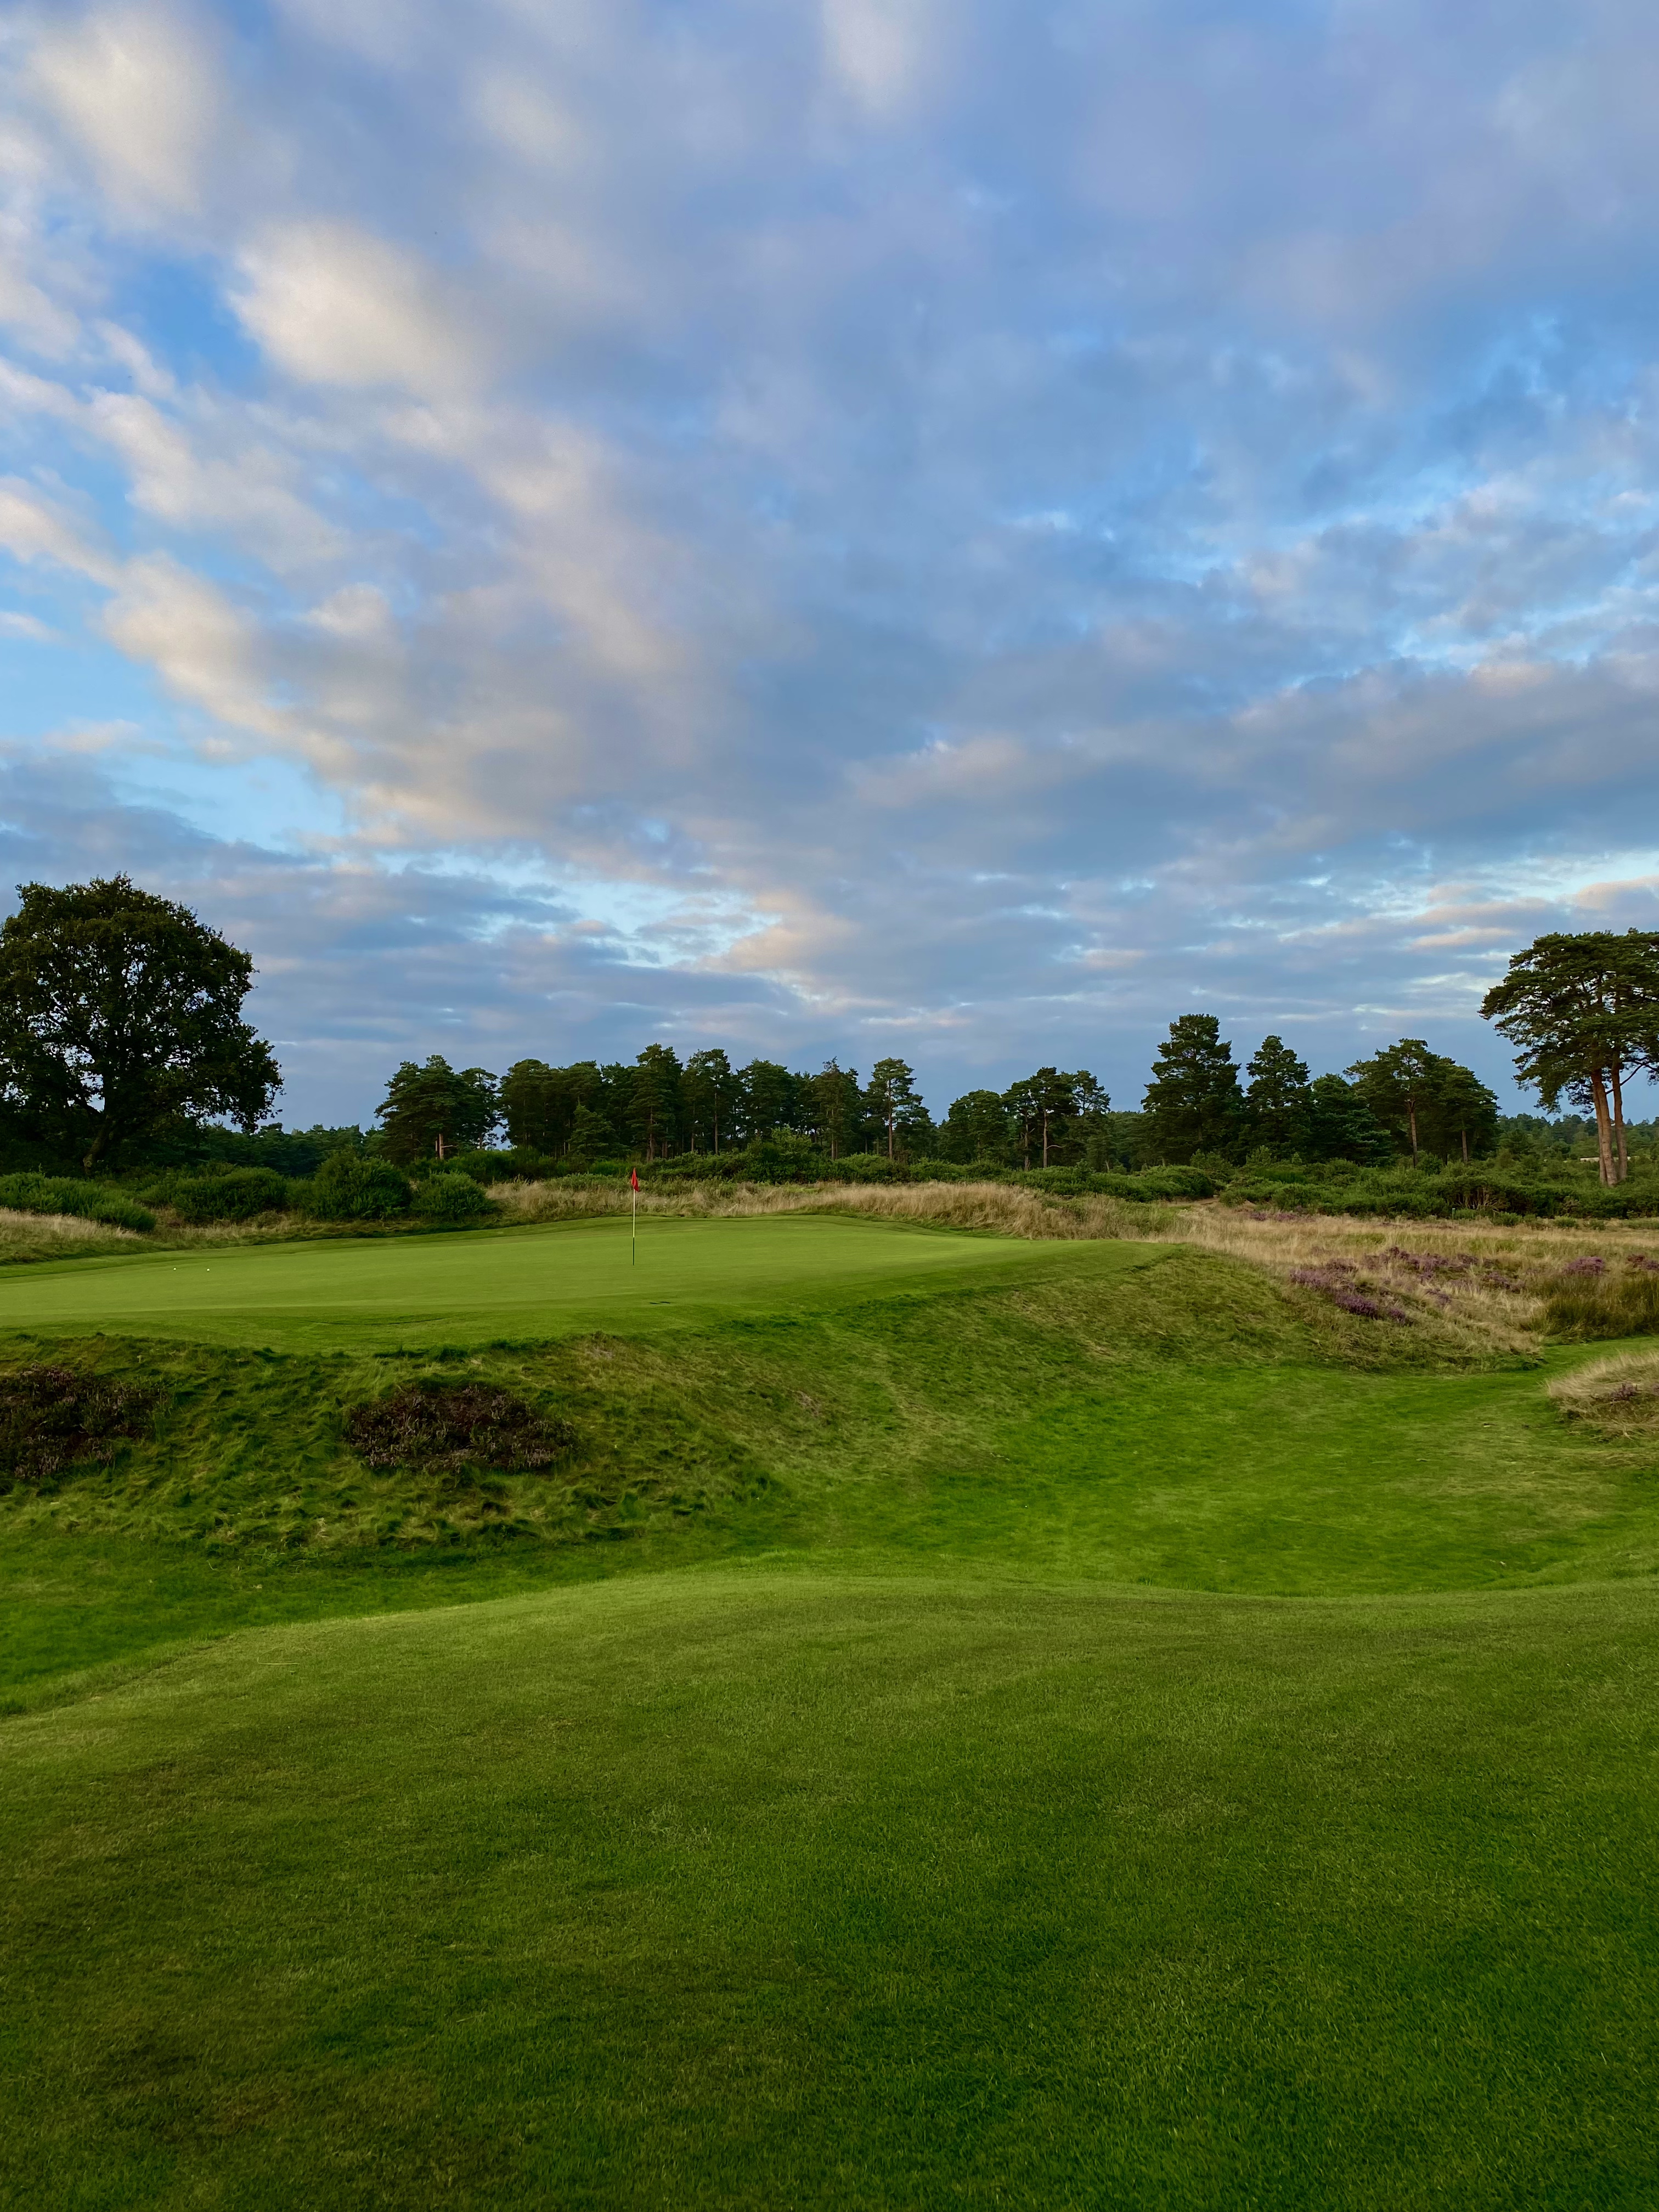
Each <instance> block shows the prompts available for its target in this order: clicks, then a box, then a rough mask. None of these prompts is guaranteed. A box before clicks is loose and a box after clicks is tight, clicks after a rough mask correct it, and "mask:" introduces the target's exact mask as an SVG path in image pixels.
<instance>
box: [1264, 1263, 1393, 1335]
mask: <svg viewBox="0 0 1659 2212" xmlns="http://www.w3.org/2000/svg"><path fill="white" fill-rule="evenodd" d="M1290 1279H1291V1282H1293V1283H1300V1284H1301V1285H1302V1286H1303V1288H1304V1290H1310V1291H1318V1292H1319V1293H1320V1295H1321V1296H1322V1297H1324V1298H1327V1299H1328V1300H1329V1302H1330V1304H1332V1305H1334V1306H1339V1307H1340V1309H1341V1310H1342V1311H1343V1312H1344V1313H1350V1314H1356V1315H1358V1317H1359V1319H1360V1320H1362V1321H1401V1322H1403V1321H1409V1320H1410V1319H1411V1316H1410V1315H1409V1314H1408V1313H1407V1311H1406V1309H1405V1308H1404V1306H1400V1305H1395V1304H1392V1303H1391V1302H1390V1301H1389V1299H1387V1298H1385V1297H1378V1296H1377V1295H1376V1291H1375V1288H1374V1286H1373V1285H1371V1284H1370V1283H1367V1282H1364V1281H1362V1280H1360V1279H1358V1277H1357V1274H1356V1271H1355V1269H1354V1268H1353V1267H1351V1266H1350V1265H1349V1264H1348V1262H1347V1261H1345V1260H1328V1261H1326V1262H1325V1263H1324V1264H1323V1266H1322V1267H1292V1268H1291V1271H1290Z"/></svg>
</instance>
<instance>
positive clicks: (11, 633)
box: [0, 609, 61, 645]
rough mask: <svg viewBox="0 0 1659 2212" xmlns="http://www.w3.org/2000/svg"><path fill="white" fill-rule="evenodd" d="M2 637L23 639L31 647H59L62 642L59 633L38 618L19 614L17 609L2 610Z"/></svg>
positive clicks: (0, 617)
mask: <svg viewBox="0 0 1659 2212" xmlns="http://www.w3.org/2000/svg"><path fill="white" fill-rule="evenodd" d="M0 637H15V638H21V639H22V640H23V641H25V642H26V643H27V644H30V645H57V644H59V643H60V642H61V640H60V639H59V637H58V632H57V631H56V630H55V629H51V628H50V627H49V626H48V625H47V624H46V623H43V622H42V621H40V618H39V617H38V616H35V615H25V614H19V613H18V612H16V611H15V609H13V610H5V609H0Z"/></svg>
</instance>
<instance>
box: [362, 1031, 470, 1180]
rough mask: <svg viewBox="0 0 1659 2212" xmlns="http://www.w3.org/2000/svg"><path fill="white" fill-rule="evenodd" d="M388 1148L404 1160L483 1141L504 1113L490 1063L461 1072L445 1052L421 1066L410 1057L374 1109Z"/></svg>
mask: <svg viewBox="0 0 1659 2212" xmlns="http://www.w3.org/2000/svg"><path fill="white" fill-rule="evenodd" d="M375 1112H376V1115H377V1116H378V1118H379V1120H380V1126H381V1131H382V1133H383V1135H384V1137H385V1139H386V1152H387V1153H388V1154H389V1155H390V1157H391V1158H392V1159H394V1160H397V1161H398V1162H400V1163H401V1164H404V1165H410V1164H412V1163H413V1162H415V1161H416V1160H420V1159H427V1158H433V1157H435V1158H439V1159H446V1158H448V1156H449V1154H450V1153H452V1152H465V1151H466V1150H467V1149H469V1148H470V1147H471V1146H477V1145H482V1144H483V1142H484V1140H485V1139H486V1138H487V1137H488V1136H489V1133H490V1132H491V1130H492V1129H494V1128H495V1125H496V1123H497V1121H499V1120H500V1118H501V1103H500V1100H499V1098H498V1097H497V1094H496V1090H495V1077H494V1076H493V1075H491V1074H490V1073H489V1070H488V1069H487V1068H483V1067H466V1068H462V1069H461V1070H460V1071H459V1073H457V1071H456V1070H455V1069H454V1068H453V1067H452V1066H450V1064H449V1062H448V1061H447V1060H446V1059H445V1058H444V1057H443V1055H442V1054H441V1053H434V1054H432V1055H431V1057H430V1059H428V1060H427V1061H426V1062H425V1063H424V1065H423V1066H418V1067H417V1066H416V1064H415V1062H414V1061H413V1060H404V1062H403V1064H402V1065H401V1066H399V1068H398V1072H397V1073H396V1074H395V1075H394V1076H393V1077H392V1080H391V1081H390V1082H389V1083H388V1084H387V1085H386V1097H384V1098H383V1099H382V1100H381V1101H380V1105H379V1106H378V1107H377V1108H376V1109H375Z"/></svg>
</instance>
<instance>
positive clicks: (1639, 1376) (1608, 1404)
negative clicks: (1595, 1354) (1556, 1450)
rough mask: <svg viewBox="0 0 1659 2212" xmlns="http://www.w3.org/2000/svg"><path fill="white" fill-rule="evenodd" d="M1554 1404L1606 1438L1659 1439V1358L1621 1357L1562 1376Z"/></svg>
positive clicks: (1554, 1387) (1554, 1385) (1555, 1383)
mask: <svg viewBox="0 0 1659 2212" xmlns="http://www.w3.org/2000/svg"><path fill="white" fill-rule="evenodd" d="M1547 1387H1548V1391H1549V1396H1550V1399H1551V1401H1552V1403H1553V1405H1554V1406H1555V1407H1557V1408H1558V1409H1559V1412H1561V1413H1563V1414H1565V1417H1566V1418H1567V1419H1569V1420H1577V1421H1585V1422H1588V1423H1589V1425H1591V1426H1592V1427H1594V1428H1595V1429H1596V1430H1598V1431H1600V1432H1601V1434H1602V1435H1603V1436H1609V1437H1644V1438H1647V1437H1655V1436H1659V1352H1613V1354H1612V1355H1611V1356H1610V1357H1609V1358H1603V1359H1592V1360H1589V1361H1587V1362H1586V1363H1585V1364H1583V1365H1582V1366H1578V1367H1573V1368H1571V1369H1569V1370H1568V1371H1567V1372H1566V1373H1565V1375H1558V1376H1554V1377H1553V1380H1552V1381H1551V1382H1550V1383H1549V1384H1548V1386H1547Z"/></svg>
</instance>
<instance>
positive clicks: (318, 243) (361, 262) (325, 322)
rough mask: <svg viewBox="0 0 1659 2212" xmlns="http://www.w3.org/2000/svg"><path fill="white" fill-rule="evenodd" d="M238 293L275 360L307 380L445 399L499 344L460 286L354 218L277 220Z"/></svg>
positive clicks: (471, 378)
mask: <svg viewBox="0 0 1659 2212" xmlns="http://www.w3.org/2000/svg"><path fill="white" fill-rule="evenodd" d="M234 304H235V307H236V311H237V313H238V314H239V315H240V317H241V319H242V320H243V322H244V323H245V324H246V326H247V328H248V330H249V331H250V332H251V333H252V336H253V337H256V338H257V339H258V342H259V343H260V344H261V345H262V346H263V347H264V349H265V351H266V352H267V353H268V354H269V355H270V357H271V359H272V360H273V361H274V362H276V364H277V365H278V366H279V367H280V368H283V369H285V370H286V371H287V372H288V374H289V375H291V376H295V377H298V378H300V379H301V380H302V381H303V382H306V383H312V384H332V385H342V386H348V387H351V388H359V389H361V388H367V387H372V386H392V387H393V388H396V389H398V390H402V391H406V392H416V393H421V394H424V395H427V396H428V397H435V398H447V397H450V396H453V395H454V394H456V393H459V392H467V391H470V390H471V388H472V387H473V386H476V385H477V383H478V382H480V381H481V380H482V379H483V376H484V375H485V374H486V373H487V369H488V366H489V357H490V351H491V349H490V347H489V343H488V341H487V337H486V334H485V331H484V328H483V322H482V321H481V318H480V314H479V311H478V310H477V307H476V306H473V307H469V303H468V301H466V299H465V295H464V294H463V292H462V290H461V289H460V288H459V286H457V285H455V284H453V283H448V282H447V281H446V280H444V279H443V278H441V276H439V275H438V274H437V273H436V272H435V270H432V269H431V268H430V267H428V265H427V264H425V263H424V262H423V261H422V260H421V258H419V257H418V256H417V255H416V254H413V253H410V252H407V251H406V250H404V248H402V247H400V246H394V245H392V244H391V243H390V242H389V241H388V240H386V239H384V238H378V237H376V236H375V235H374V234H373V233H372V232H370V231H368V230H365V229H363V228H361V227H359V226H358V225H356V224H354V223H348V222H295V223H283V224H276V225H273V226H272V227H271V228H269V229H267V230H266V231H265V232H264V234H262V235H261V236H260V237H259V238H258V240H256V241H255V242H254V243H252V245H250V246H248V247H247V248H246V250H245V252H243V254H242V257H241V281H240V286H239V288H238V289H237V291H236V293H235V294H234Z"/></svg>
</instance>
